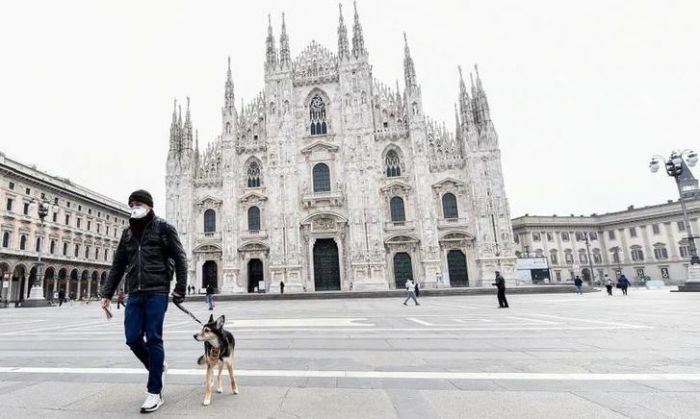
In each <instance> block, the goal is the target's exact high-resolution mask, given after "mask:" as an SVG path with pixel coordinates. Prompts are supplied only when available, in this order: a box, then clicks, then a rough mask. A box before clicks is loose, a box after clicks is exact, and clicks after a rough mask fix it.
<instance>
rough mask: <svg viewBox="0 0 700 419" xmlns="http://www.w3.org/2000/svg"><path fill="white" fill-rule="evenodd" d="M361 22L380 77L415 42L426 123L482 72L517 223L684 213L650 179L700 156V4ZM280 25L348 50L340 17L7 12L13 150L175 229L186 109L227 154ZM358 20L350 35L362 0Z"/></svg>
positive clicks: (179, 7) (394, 1)
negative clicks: (176, 156) (173, 182)
mask: <svg viewBox="0 0 700 419" xmlns="http://www.w3.org/2000/svg"><path fill="white" fill-rule="evenodd" d="M358 8H359V13H360V19H361V23H362V25H363V29H364V34H365V44H366V47H367V49H368V50H369V53H370V61H371V63H372V65H373V70H374V76H375V77H376V78H378V79H379V80H381V81H383V82H385V83H387V84H390V85H393V83H394V81H395V80H396V79H399V80H400V83H401V86H403V40H402V32H403V31H404V30H405V31H406V32H407V33H408V39H409V44H410V47H411V52H412V55H413V58H414V61H415V64H416V71H417V74H418V80H419V83H420V84H421V85H422V88H423V99H424V107H425V109H426V112H428V113H429V114H431V115H432V116H433V117H435V118H436V119H442V120H446V122H447V125H448V127H454V110H453V106H454V105H453V104H454V101H455V100H456V96H457V86H458V84H457V83H458V75H457V74H458V73H457V65H460V64H461V65H462V66H463V67H465V68H467V69H468V68H471V67H472V66H473V64H474V63H478V64H479V70H480V73H481V76H482V80H483V82H484V86H485V89H486V92H487V94H488V97H489V103H490V106H491V116H492V119H493V120H494V123H495V126H496V130H497V132H498V134H499V136H500V145H501V150H502V155H503V167H504V172H505V181H506V189H507V193H508V195H509V199H510V204H511V212H512V215H513V216H519V215H522V214H524V213H530V214H545V215H546V214H553V213H559V214H570V213H576V214H582V213H586V214H589V213H591V212H599V213H600V212H604V211H610V210H619V209H624V208H625V207H627V205H629V204H635V205H637V206H640V205H645V204H655V203H660V202H664V201H665V200H666V199H672V198H673V199H675V198H677V192H676V190H675V185H674V184H673V182H672V181H671V179H669V178H667V177H666V176H665V175H663V176H662V175H660V174H656V175H652V174H650V173H649V171H648V169H647V164H648V161H649V158H650V156H651V155H653V154H655V153H662V154H664V155H668V154H669V153H670V151H671V150H672V149H674V148H694V149H696V150H697V149H698V148H700V147H699V145H700V141H699V138H698V132H699V131H700V130H699V128H700V53H699V52H698V51H699V50H700V25H699V24H698V22H699V21H700V2H698V1H690V0H689V1H668V0H664V1H662V0H659V1H641V0H628V1H621V0H605V1H585V2H584V1H569V2H566V1H560V0H552V1H520V0H513V1H437V0H432V1H421V2H413V3H411V2H407V1H401V0H384V1H376V0H373V1H369V0H360V1H359V4H358ZM283 11H284V12H286V22H287V30H288V34H289V36H290V44H291V49H292V56H296V55H297V54H298V53H299V52H300V51H301V50H302V49H303V48H304V46H306V45H307V44H308V43H309V42H310V41H311V40H312V39H316V40H317V41H319V42H320V43H322V44H324V45H325V46H327V47H328V48H330V49H332V50H335V49H336V48H337V38H336V37H337V22H338V6H337V2H336V1H321V0H316V1H306V0H304V1H294V2H285V1H272V0H258V1H254V2H241V1H232V0H228V1H174V0H167V1H125V0H119V1H93V0H90V1H68V0H62V1H14V2H8V3H5V4H4V6H3V8H2V13H0V39H2V50H1V53H0V54H1V55H0V57H1V59H2V65H0V98H1V100H0V115H1V117H0V120H1V121H2V124H1V128H0V130H1V132H2V134H0V151H3V152H5V153H6V154H7V155H8V156H9V157H10V158H13V159H16V160H19V161H22V162H24V163H28V164H36V165H37V166H38V167H39V168H40V169H44V170H48V171H50V172H52V173H54V174H57V175H60V176H66V177H69V178H70V179H71V180H73V181H75V182H78V183H80V184H82V185H84V186H86V187H89V188H91V189H94V190H96V191H98V192H101V193H104V194H106V195H109V196H111V197H113V198H115V199H120V200H126V198H127V196H128V194H129V193H130V192H131V191H132V190H134V189H137V188H146V189H148V190H150V191H151V192H152V193H153V194H154V198H155V200H156V210H157V211H159V212H160V213H163V208H164V205H163V202H164V198H165V186H164V182H165V181H164V176H165V159H166V155H167V150H168V138H169V124H170V117H171V112H172V100H173V97H178V99H179V100H181V101H182V102H183V103H184V100H185V96H188V95H189V96H190V97H191V99H192V114H193V120H194V124H195V128H198V129H199V133H200V142H201V143H203V144H205V143H206V142H207V141H210V140H212V139H213V138H214V137H215V136H216V135H217V133H218V130H219V127H220V107H221V105H222V102H223V94H224V81H225V74H226V57H227V56H228V55H230V56H231V58H232V63H233V77H234V84H235V94H236V101H237V103H240V98H241V97H243V98H244V99H245V98H250V97H252V96H253V95H254V94H255V93H257V92H258V91H260V90H261V89H262V87H263V61H264V45H265V36H266V30H267V13H271V14H272V15H273V26H274V32H275V36H276V37H278V36H279V25H280V15H281V13H282V12H283ZM344 15H345V19H346V24H347V25H348V29H349V30H350V31H352V2H350V1H348V0H345V1H344ZM350 33H352V32H350ZM350 36H352V35H350ZM237 106H238V105H237ZM183 112H184V111H183ZM697 172H698V171H697V170H696V173H697Z"/></svg>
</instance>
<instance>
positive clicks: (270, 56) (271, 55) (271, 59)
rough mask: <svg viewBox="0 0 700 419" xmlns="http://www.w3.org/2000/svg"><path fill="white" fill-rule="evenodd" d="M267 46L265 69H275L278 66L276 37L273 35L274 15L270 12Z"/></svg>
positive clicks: (268, 16)
mask: <svg viewBox="0 0 700 419" xmlns="http://www.w3.org/2000/svg"><path fill="white" fill-rule="evenodd" d="M265 46H266V50H265V70H268V71H269V70H274V69H275V68H276V67H277V50H275V37H274V36H273V35H272V17H271V16H270V15H269V14H268V15H267V39H266V40H265Z"/></svg>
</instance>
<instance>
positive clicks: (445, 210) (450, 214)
mask: <svg viewBox="0 0 700 419" xmlns="http://www.w3.org/2000/svg"><path fill="white" fill-rule="evenodd" d="M442 215H443V216H444V217H445V218H458V217H459V211H458V210H457V198H456V197H455V196H454V194H452V193H450V192H448V193H446V194H444V195H443V196H442Z"/></svg>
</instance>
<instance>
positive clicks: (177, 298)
mask: <svg viewBox="0 0 700 419" xmlns="http://www.w3.org/2000/svg"><path fill="white" fill-rule="evenodd" d="M172 295H173V303H175V304H182V302H183V301H185V293H183V292H180V291H173V294H172Z"/></svg>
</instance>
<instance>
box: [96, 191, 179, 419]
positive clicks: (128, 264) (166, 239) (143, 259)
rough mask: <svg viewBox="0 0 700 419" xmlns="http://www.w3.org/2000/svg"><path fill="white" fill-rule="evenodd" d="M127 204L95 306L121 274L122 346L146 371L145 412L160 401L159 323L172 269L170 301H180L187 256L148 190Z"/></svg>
mask: <svg viewBox="0 0 700 419" xmlns="http://www.w3.org/2000/svg"><path fill="white" fill-rule="evenodd" d="M129 207H131V218H129V227H127V228H125V229H124V231H123V232H122V235H121V239H120V240H119V245H118V246H117V251H116V253H115V255H114V261H113V262H112V268H111V269H110V272H109V276H108V277H107V280H106V281H105V283H104V284H103V286H102V289H101V292H100V295H102V300H101V309H104V310H107V311H108V310H109V306H110V304H111V299H112V296H113V295H114V292H115V290H116V289H117V286H118V285H119V283H120V282H121V280H122V277H124V282H125V283H126V289H127V292H128V293H129V298H128V300H127V303H126V307H125V310H124V311H125V313H124V334H125V335H126V344H127V345H128V346H129V348H131V351H132V352H133V353H134V355H136V357H137V358H138V359H139V361H141V363H142V364H143V365H144V366H145V367H146V369H147V370H148V384H147V386H146V399H145V400H144V402H143V405H141V413H149V412H153V411H155V410H157V409H158V408H159V407H160V406H161V405H162V404H163V396H162V390H163V375H164V372H165V369H166V368H167V365H166V364H165V348H164V346H163V322H164V320H165V312H166V311H167V309H168V293H169V292H170V282H171V281H172V275H173V271H174V273H175V276H176V278H177V280H176V284H175V288H174V290H173V291H172V298H173V302H174V303H176V304H180V303H181V302H183V301H184V300H185V293H186V292H187V289H186V285H187V257H186V255H185V251H184V249H183V248H182V244H181V243H180V239H179V238H178V235H177V231H176V230H175V227H173V226H172V225H170V224H168V223H167V222H166V221H165V220H163V219H162V218H160V217H157V216H156V215H155V213H154V212H153V198H152V197H151V194H150V193H148V192H147V191H144V190H138V191H135V192H133V193H132V194H131V195H130V196H129ZM171 262H174V266H173V263H171ZM127 268H128V269H127Z"/></svg>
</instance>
